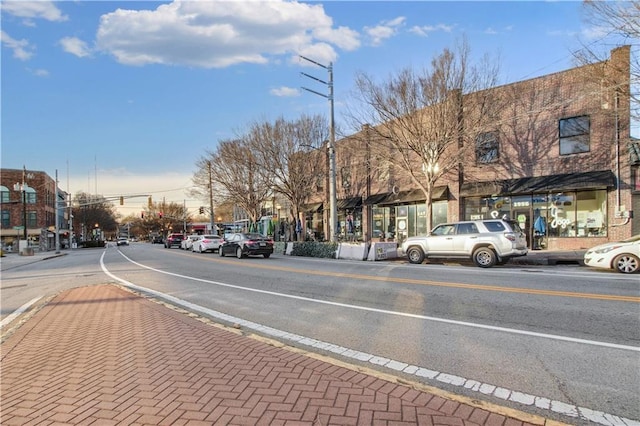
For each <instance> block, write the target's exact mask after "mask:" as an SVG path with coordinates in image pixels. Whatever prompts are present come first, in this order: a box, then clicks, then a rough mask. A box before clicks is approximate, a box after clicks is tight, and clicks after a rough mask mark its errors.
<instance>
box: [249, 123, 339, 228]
mask: <svg viewBox="0 0 640 426" xmlns="http://www.w3.org/2000/svg"><path fill="white" fill-rule="evenodd" d="M328 134H329V130H328V124H327V122H326V119H324V118H323V117H322V116H318V115H316V116H302V117H300V118H299V119H297V120H295V121H286V120H285V119H284V118H280V119H278V120H276V121H275V122H273V123H269V122H256V123H254V124H253V125H252V126H251V128H250V130H249V133H248V140H249V144H250V146H251V150H252V152H253V153H254V155H255V157H256V160H257V161H258V163H259V164H261V166H262V167H264V168H265V169H266V170H268V171H269V178H270V186H271V188H272V190H273V194H274V195H275V194H279V195H281V196H283V197H284V198H286V199H287V200H288V201H289V203H290V205H291V212H290V214H291V218H292V219H295V218H297V217H298V214H299V213H300V212H301V209H302V206H303V205H304V204H306V203H307V202H308V201H309V196H310V194H312V193H313V191H314V190H315V188H316V183H317V180H318V178H319V176H320V175H321V174H322V172H323V171H324V163H323V161H322V160H323V158H324V155H325V153H324V150H322V149H321V148H322V147H323V146H324V143H325V141H326V140H327V137H328Z"/></svg>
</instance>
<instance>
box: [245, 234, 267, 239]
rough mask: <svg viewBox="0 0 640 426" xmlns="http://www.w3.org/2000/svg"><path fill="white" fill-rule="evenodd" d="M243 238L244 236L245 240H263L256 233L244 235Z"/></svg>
mask: <svg viewBox="0 0 640 426" xmlns="http://www.w3.org/2000/svg"><path fill="white" fill-rule="evenodd" d="M244 236H245V238H246V239H247V240H261V239H263V238H264V237H263V236H262V235H260V234H257V233H252V234H244Z"/></svg>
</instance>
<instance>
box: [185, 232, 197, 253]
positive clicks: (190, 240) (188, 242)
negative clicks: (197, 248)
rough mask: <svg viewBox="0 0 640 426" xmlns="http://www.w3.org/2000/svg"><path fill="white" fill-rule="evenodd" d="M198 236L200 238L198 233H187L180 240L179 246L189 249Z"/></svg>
mask: <svg viewBox="0 0 640 426" xmlns="http://www.w3.org/2000/svg"><path fill="white" fill-rule="evenodd" d="M198 238H200V235H198V234H193V235H189V236H188V237H187V238H185V239H184V240H182V242H181V243H180V248H181V249H182V250H191V247H192V246H193V242H194V241H195V240H197V239H198Z"/></svg>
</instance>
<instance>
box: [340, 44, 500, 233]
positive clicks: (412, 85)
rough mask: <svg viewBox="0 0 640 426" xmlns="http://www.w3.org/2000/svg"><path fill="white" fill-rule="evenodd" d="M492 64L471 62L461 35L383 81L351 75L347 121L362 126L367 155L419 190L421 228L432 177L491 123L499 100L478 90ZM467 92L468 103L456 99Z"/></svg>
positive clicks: (490, 75) (488, 80) (492, 74)
mask: <svg viewBox="0 0 640 426" xmlns="http://www.w3.org/2000/svg"><path fill="white" fill-rule="evenodd" d="M496 64H497V61H495V60H491V58H489V57H488V56H485V57H484V58H483V59H482V60H481V61H480V62H479V63H478V65H476V66H473V65H472V64H471V55H470V49H469V47H468V44H467V42H466V40H463V41H462V42H460V43H459V44H458V45H457V46H456V48H455V49H454V50H450V49H445V50H444V51H443V52H442V53H441V54H439V55H437V56H436V57H434V58H433V59H432V60H431V63H430V67H429V68H425V69H423V70H420V71H416V70H414V69H411V68H405V69H403V70H401V71H399V72H397V73H396V74H394V75H391V76H390V77H388V78H387V79H386V80H385V81H382V82H377V81H375V80H374V78H373V77H372V76H370V75H367V74H366V73H364V72H361V73H359V74H358V75H357V77H356V93H355V100H356V104H355V105H356V106H354V107H352V108H351V111H350V113H349V119H350V120H351V121H352V123H351V124H352V126H353V127H354V128H367V129H368V130H367V131H366V132H361V133H362V134H363V135H366V140H365V143H366V145H367V149H369V150H370V152H371V156H372V158H375V159H378V160H379V161H380V162H381V163H382V164H378V165H377V166H378V167H384V168H386V169H387V170H388V171H390V172H391V173H392V174H393V175H395V176H400V175H401V176H402V177H403V178H404V177H406V178H407V179H408V180H409V181H410V182H411V184H412V185H415V186H417V187H418V188H420V189H422V191H423V192H424V195H425V197H426V200H427V203H426V204H427V212H426V220H427V228H428V229H430V228H431V210H432V201H431V195H432V193H433V189H434V187H435V185H436V182H438V180H439V179H440V178H442V177H443V176H444V175H446V174H449V173H456V172H457V171H458V170H459V164H460V163H461V161H462V160H463V158H464V156H465V155H467V151H468V150H469V149H471V150H472V149H473V147H474V141H475V138H476V137H477V135H478V134H480V133H482V132H486V131H490V130H491V123H492V119H493V118H494V117H495V115H496V112H497V109H498V106H497V105H496V103H495V102H491V100H490V99H488V97H489V96H490V93H489V92H490V91H489V90H485V89H490V88H492V87H494V86H495V84H496V81H497V78H498V67H497V65H496ZM469 93H475V96H474V102H473V105H463V104H462V100H463V95H465V94H469Z"/></svg>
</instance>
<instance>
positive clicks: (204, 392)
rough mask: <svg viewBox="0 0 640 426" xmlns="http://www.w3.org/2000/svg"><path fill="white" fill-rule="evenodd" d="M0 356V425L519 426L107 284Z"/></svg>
mask: <svg viewBox="0 0 640 426" xmlns="http://www.w3.org/2000/svg"><path fill="white" fill-rule="evenodd" d="M1 356H2V371H1V381H2V383H1V388H0V389H1V390H0V398H1V404H0V405H1V407H0V408H1V412H0V424H2V425H16V424H20V425H25V424H38V425H47V424H83V425H84V424H87V425H88V424H95V425H111V424H123V425H124V424H126V425H133V424H140V425H143V424H144V425H187V424H188V425H192V424H193V425H199V424H206V425H214V424H215V425H219V424H220V425H225V424H233V425H356V424H357V425H402V424H407V425H409V424H411V425H415V424H421V425H475V424H479V425H505V426H507V425H508V426H519V425H523V424H526V423H522V422H521V421H518V420H515V419H512V418H508V417H505V416H502V415H498V414H495V413H491V412H489V411H487V410H484V409H481V408H477V407H473V406H470V405H466V404H462V403H459V402H456V401H453V400H449V399H445V398H443V397H441V396H436V395H432V394H430V393H426V392H422V391H419V390H416V389H413V388H411V387H409V386H404V385H401V384H396V383H392V382H389V381H385V380H381V379H379V378H376V377H374V376H372V375H367V374H363V373H361V372H357V371H354V370H351V369H348V368H345V367H342V366H337V365H334V364H332V363H328V362H324V361H320V360H317V359H314V358H311V357H308V356H305V355H304V354H301V353H297V352H294V351H291V350H288V349H286V348H278V347H275V346H272V345H269V344H268V343H265V342H263V341H260V340H256V339H253V338H250V337H246V336H242V335H239V334H238V333H233V332H231V331H228V330H225V329H222V328H220V327H214V326H211V325H209V324H206V323H204V322H202V321H198V320H197V319H195V318H192V317H190V316H188V315H186V314H185V313H182V312H178V311H176V310H173V309H170V308H168V307H166V306H163V305H161V304H158V303H155V302H153V301H150V300H147V299H145V298H143V297H141V296H138V295H135V294H132V293H130V292H128V291H126V290H124V289H121V288H119V287H117V286H113V285H100V286H91V287H82V288H76V289H71V290H68V291H66V292H63V293H61V294H60V295H58V296H57V297H56V298H54V299H53V300H52V301H51V302H50V303H48V304H47V305H46V306H45V307H44V308H43V309H41V310H40V311H39V312H38V313H37V314H35V315H34V316H33V317H32V318H31V319H29V320H28V321H27V322H26V323H25V324H24V325H22V326H21V327H20V328H19V329H18V330H17V331H15V333H13V334H12V335H11V336H9V337H8V338H7V340H6V341H5V342H4V343H3V344H2V348H1Z"/></svg>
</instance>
